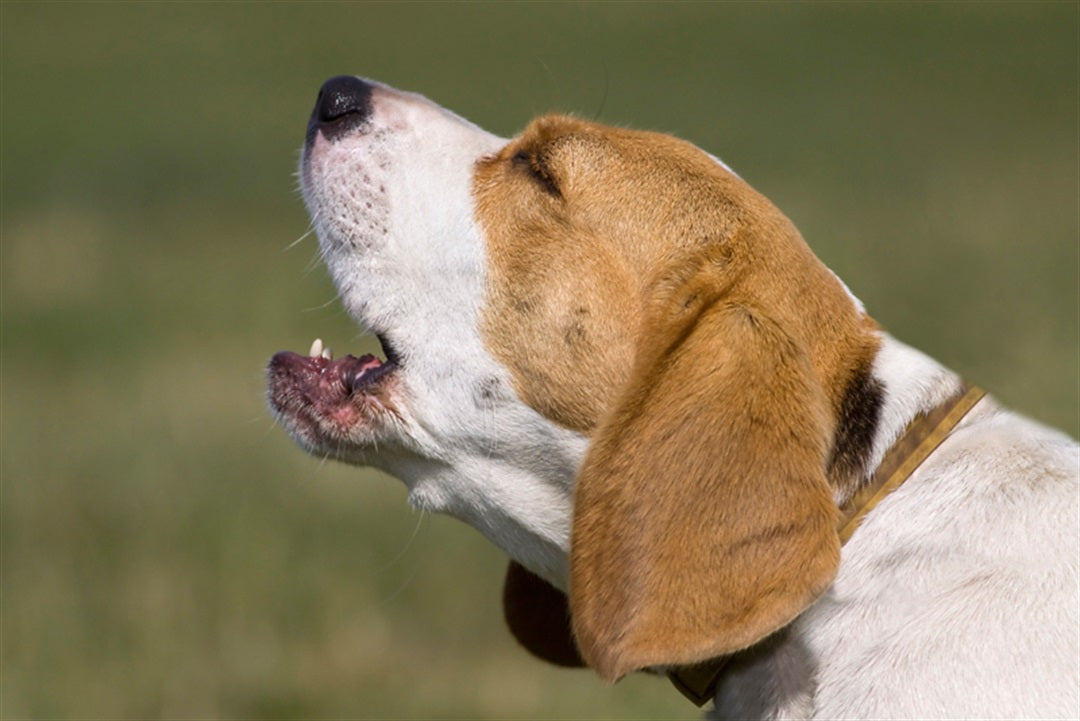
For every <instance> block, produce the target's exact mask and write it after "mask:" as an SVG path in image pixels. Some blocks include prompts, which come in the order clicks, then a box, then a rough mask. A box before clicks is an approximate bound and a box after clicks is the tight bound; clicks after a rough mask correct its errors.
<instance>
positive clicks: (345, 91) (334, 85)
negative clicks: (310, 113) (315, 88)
mask: <svg viewBox="0 0 1080 721" xmlns="http://www.w3.org/2000/svg"><path fill="white" fill-rule="evenodd" d="M315 107H316V110H317V112H318V114H319V120H321V121H323V122H329V121H333V120H337V119H338V118H340V117H342V116H344V115H350V114H353V113H359V114H360V115H364V116H366V115H367V114H368V113H369V112H370V111H371V85H370V84H369V83H367V82H365V81H363V80H361V79H360V78H354V77H352V76H350V75H339V76H338V77H336V78H330V79H329V80H327V81H326V82H325V83H323V86H322V88H321V89H320V90H319V99H318V101H316V103H315Z"/></svg>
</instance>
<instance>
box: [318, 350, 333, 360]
mask: <svg viewBox="0 0 1080 721" xmlns="http://www.w3.org/2000/svg"><path fill="white" fill-rule="evenodd" d="M320 355H322V357H323V358H325V359H326V360H334V351H332V350H330V349H329V348H323V352H322V353H321V354H320Z"/></svg>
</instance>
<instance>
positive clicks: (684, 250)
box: [475, 116, 876, 432]
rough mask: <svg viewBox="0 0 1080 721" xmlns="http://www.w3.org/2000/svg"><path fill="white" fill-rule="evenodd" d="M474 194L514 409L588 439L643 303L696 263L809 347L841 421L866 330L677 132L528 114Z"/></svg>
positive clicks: (617, 385)
mask: <svg viewBox="0 0 1080 721" xmlns="http://www.w3.org/2000/svg"><path fill="white" fill-rule="evenodd" d="M475 195H476V199H477V218H478V220H479V222H480V224H481V225H482V227H483V228H484V231H485V235H486V237H487V242H488V254H489V257H490V265H489V267H490V278H489V294H488V301H487V306H486V308H485V309H484V317H483V329H484V336H485V339H486V341H487V343H488V345H489V347H490V349H491V350H492V352H493V354H494V355H495V356H496V357H497V358H499V359H500V360H501V361H502V362H503V363H504V364H506V366H507V367H508V368H510V370H511V371H512V373H513V375H514V380H515V385H516V390H517V391H518V393H519V395H520V396H521V397H522V399H523V400H524V401H525V402H526V403H528V404H529V405H531V406H532V407H534V408H536V409H537V410H538V411H540V412H541V413H542V414H543V415H545V416H546V417H547V418H549V419H551V420H553V421H555V422H556V423H559V424H560V425H563V426H565V427H567V428H572V429H575V430H579V431H584V432H589V431H590V430H591V429H592V428H594V427H595V426H596V424H597V423H598V422H599V421H600V419H601V417H602V416H603V415H604V414H605V412H607V411H608V410H609V409H610V408H611V406H612V401H613V398H614V396H615V394H616V393H617V392H618V391H619V389H621V388H622V386H623V385H624V384H625V382H626V379H627V376H628V374H629V371H630V368H631V366H632V364H633V361H634V358H635V356H636V354H637V353H638V351H639V346H640V345H647V344H649V343H650V342H651V341H650V339H649V338H648V337H641V332H640V329H641V323H642V313H643V307H644V304H645V303H646V302H647V301H648V298H649V297H650V296H651V295H652V294H654V293H656V292H657V291H660V290H662V289H663V288H664V286H665V285H669V284H671V283H673V282H675V283H677V281H678V276H679V273H680V272H682V270H681V269H683V268H684V267H685V266H687V265H690V266H694V265H695V264H696V263H699V262H707V263H712V264H714V265H715V266H716V267H717V269H718V270H719V269H720V267H721V266H722V267H723V271H724V272H723V278H722V282H727V283H730V282H733V281H734V280H736V279H738V280H739V281H740V282H741V283H742V284H743V285H744V286H745V287H746V288H751V289H752V290H753V294H754V295H755V297H756V300H757V302H758V303H759V304H760V305H761V306H763V307H767V308H768V309H769V310H770V313H771V315H772V317H774V318H775V319H776V321H777V322H778V323H780V324H781V325H782V326H783V327H784V328H785V330H786V331H787V332H788V333H790V334H791V336H792V337H793V338H796V339H797V340H798V341H799V342H801V343H802V344H803V345H804V346H805V347H806V349H807V351H808V354H809V357H810V360H811V365H812V367H813V370H814V374H815V376H816V377H817V378H818V379H819V381H820V382H821V385H822V387H823V388H825V390H826V393H827V394H828V396H829V400H830V404H831V408H832V409H833V411H834V412H835V413H836V414H837V415H839V413H840V409H841V405H842V403H843V398H844V394H845V393H846V390H847V388H848V385H849V381H850V379H851V377H852V376H853V375H854V374H855V373H856V372H858V370H859V369H860V368H865V367H867V365H868V363H869V361H870V359H872V357H873V354H874V352H875V351H876V345H875V341H874V339H873V338H872V336H871V335H870V334H869V333H868V332H867V331H869V330H870V329H872V328H874V327H875V326H874V325H873V321H871V320H870V319H869V318H867V317H865V316H862V315H860V314H859V313H858V312H857V310H856V309H855V307H854V306H853V304H852V302H851V299H850V298H849V297H848V296H847V293H846V292H845V291H844V289H843V287H842V286H841V285H840V283H839V282H838V281H837V280H836V278H835V277H834V276H833V275H832V273H831V272H830V271H829V270H828V269H827V268H825V267H824V266H823V265H822V264H821V262H820V261H818V260H817V258H816V257H814V255H813V253H812V252H811V251H810V249H809V248H807V247H806V244H805V243H804V242H803V240H802V238H801V236H800V235H799V233H798V231H797V230H796V229H795V228H794V226H792V225H791V223H790V222H789V221H788V220H787V218H786V217H784V216H783V214H781V213H780V212H779V211H778V210H777V209H776V208H775V207H774V206H773V205H772V204H771V203H770V202H769V201H768V200H767V199H766V198H764V197H763V196H761V195H760V194H758V193H757V192H756V191H754V190H753V189H752V188H751V187H750V186H749V185H747V184H746V183H745V182H743V181H742V180H740V179H739V178H737V177H735V176H734V175H732V174H730V173H729V172H727V171H726V170H725V169H724V168H723V167H721V166H720V165H719V164H718V163H716V162H715V161H714V160H712V159H711V158H709V157H708V156H707V155H706V154H704V153H703V152H701V151H700V150H698V149H697V148H695V147H694V146H692V145H690V144H688V143H685V142H683V141H680V140H678V139H676V138H672V137H670V136H667V135H661V134H657V133H648V132H642V131H633V130H625V129H620V128H612V127H608V126H603V125H598V124H595V123H587V122H585V121H581V120H576V119H573V118H568V117H564V116H547V117H543V118H539V119H538V120H536V121H534V122H533V123H532V124H531V125H530V126H529V127H528V128H527V129H526V130H525V131H524V132H523V133H522V135H521V137H520V138H518V139H516V140H513V141H511V142H510V143H509V144H508V145H507V146H506V147H505V148H504V149H503V150H502V152H500V153H499V154H497V155H495V156H493V157H492V158H490V159H487V160H485V161H483V162H481V164H480V165H479V166H478V168H477V172H476V180H475ZM717 277H718V279H720V278H719V276H717Z"/></svg>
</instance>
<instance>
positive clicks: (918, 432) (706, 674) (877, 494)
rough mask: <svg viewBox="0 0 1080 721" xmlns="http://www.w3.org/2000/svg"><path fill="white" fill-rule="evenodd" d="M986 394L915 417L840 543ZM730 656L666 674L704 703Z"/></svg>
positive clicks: (966, 393)
mask: <svg viewBox="0 0 1080 721" xmlns="http://www.w3.org/2000/svg"><path fill="white" fill-rule="evenodd" d="M984 395H986V391H984V390H982V389H981V388H977V387H975V386H969V385H967V384H966V383H965V384H963V385H962V386H961V387H960V390H959V391H957V392H956V393H955V394H954V395H952V396H951V397H950V398H949V399H948V400H946V401H944V402H943V403H942V404H941V405H939V406H937V407H936V408H934V409H933V410H931V411H929V412H927V413H920V414H919V415H917V416H916V417H915V418H914V419H912V421H911V423H909V424H908V426H907V428H906V429H905V430H904V433H903V434H902V435H901V436H900V438H898V439H897V441H896V442H895V443H893V444H892V446H891V447H890V448H889V450H888V451H886V452H885V457H884V458H882V459H881V463H879V464H878V467H877V470H876V471H874V475H873V476H872V477H871V478H870V480H869V481H868V482H867V483H866V485H864V486H862V487H861V488H859V490H857V491H856V492H855V493H854V494H852V496H851V498H849V499H848V501H847V502H846V503H845V504H844V505H842V506H841V507H840V522H839V524H838V531H837V533H838V534H839V536H840V543H841V544H845V543H847V542H848V540H849V539H850V538H851V536H852V535H853V534H854V533H855V530H856V529H857V528H858V527H859V524H860V523H862V521H863V518H864V517H865V516H866V514H868V513H869V512H870V511H872V510H873V509H874V507H875V506H877V504H878V503H880V502H881V501H882V500H883V499H884V498H885V497H886V496H888V495H889V494H890V493H892V492H893V491H895V490H896V489H897V488H899V487H900V486H901V485H902V484H903V483H904V481H906V480H907V479H908V478H909V477H910V476H911V474H912V473H914V472H915V469H916V468H918V467H919V466H920V465H922V462H923V461H925V460H926V459H927V458H928V457H929V456H930V454H931V453H933V452H934V450H935V449H936V448H937V447H938V446H939V445H941V442H942V441H944V440H945V438H946V437H948V435H949V433H951V432H952V430H953V429H954V428H956V426H957V424H958V423H960V421H961V420H963V419H964V416H966V415H967V414H968V411H970V410H971V409H972V408H974V407H975V404H976V403H978V402H979V400H980V399H981V398H982V397H983V396H984ZM729 658H731V657H730V656H720V657H718V658H714V659H710V660H708V661H705V662H703V663H700V664H696V665H694V666H680V667H678V668H675V669H672V670H671V671H668V674H667V676H668V678H669V679H670V680H671V683H672V684H673V685H674V686H675V688H676V689H678V691H679V693H681V694H682V695H683V696H686V697H687V698H688V699H690V700H691V701H693V702H694V703H695V704H697V705H698V706H703V705H705V704H706V703H707V702H708V701H709V700H710V699H712V698H713V696H715V694H716V684H717V682H718V681H719V680H720V675H721V673H722V672H723V670H724V666H725V665H727V661H728V659H729Z"/></svg>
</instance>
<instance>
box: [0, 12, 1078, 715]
mask: <svg viewBox="0 0 1080 721" xmlns="http://www.w3.org/2000/svg"><path fill="white" fill-rule="evenodd" d="M1078 12H1080V11H1078V9H1077V6H1076V5H1075V4H1069V3H1045V4H1043V3H1016V4H1010V3H994V4H987V5H955V4H949V5H933V4H910V5H909V4H809V5H807V4H717V5H703V4H683V5H668V4H665V5H650V4H633V5H594V4H513V5H505V4H499V5H493V4H469V5H446V4H344V3H320V4H304V3H267V4H238V3H236V4H217V3H146V4H137V3H49V4H45V3H12V2H5V3H3V4H0V32H2V37H0V45H2V49H0V61H2V66H0V74H2V77H0V81H2V84H0V162H2V165H0V171H2V178H0V179H2V188H0V201H2V207H0V232H2V263H0V283H2V286H0V290H2V308H0V310H2V318H0V321H2V326H0V331H2V373H3V377H2V426H0V443H2V465H0V482H2V486H0V490H2V499H0V501H2V506H0V521H2V526H0V543H2V547H0V562H2V578H0V593H2V606H0V613H2V618H0V621H2V628H0V631H2V635H0V651H2V656H0V717H2V718H4V719H16V718H110V719H136V718H140V719H141V718H157V717H168V718H268V719H269V718H273V719H281V718H415V717H435V718H505V717H549V718H597V717H610V718H635V717H667V718H694V717H696V716H697V715H698V714H697V711H696V710H695V709H693V708H692V707H691V706H690V705H689V704H687V703H686V702H685V701H683V700H682V699H681V698H680V697H678V696H677V695H676V694H675V693H674V692H673V691H672V690H671V689H669V688H668V687H667V686H666V684H665V683H664V682H662V681H660V680H656V679H651V678H634V679H630V680H628V681H626V682H623V683H620V684H619V685H618V686H616V687H614V688H609V687H606V686H604V685H602V684H600V683H599V682H598V681H597V680H595V679H594V678H593V677H592V676H591V675H590V674H588V673H586V672H567V671H560V670H556V669H550V668H547V667H545V666H543V665H542V664H540V663H539V662H534V661H532V660H531V659H530V658H528V657H527V656H526V655H525V654H524V653H523V652H521V651H519V650H518V649H517V648H516V647H515V646H514V644H513V642H512V641H511V640H510V638H509V637H508V635H507V634H506V633H505V632H504V631H503V629H502V626H501V620H500V618H499V614H500V611H499V607H498V586H499V582H500V580H501V578H500V577H501V572H502V568H503V564H504V561H503V559H502V558H501V556H500V554H499V552H497V551H496V550H495V549H493V548H491V547H490V546H489V545H488V544H487V543H486V542H485V541H484V540H483V539H481V538H480V537H479V535H478V534H476V533H474V532H473V531H471V530H470V529H468V528H466V527H465V526H463V525H461V524H458V523H456V522H454V521H450V520H447V519H442V518H434V517H421V516H420V515H419V514H417V513H415V512H413V511H411V510H409V509H408V507H407V504H406V503H405V499H404V492H403V489H402V488H401V487H400V484H398V483H397V482H396V481H393V480H391V479H388V478H385V477H382V476H379V475H378V474H376V473H374V472H370V471H359V470H356V469H350V468H345V467H342V466H338V465H335V464H330V463H321V462H319V461H318V460H317V459H312V458H309V457H307V456H305V455H304V454H302V453H301V452H300V451H299V450H297V449H296V448H295V447H294V446H293V444H292V443H291V442H290V441H289V440H288V439H287V438H286V436H285V434H284V433H283V432H282V431H281V429H280V428H275V427H274V426H273V424H272V422H271V420H270V418H269V416H268V414H267V413H266V411H265V408H264V404H263V399H262V392H263V390H262V388H263V380H262V368H263V366H264V364H265V362H266V359H267V358H268V357H269V356H270V355H271V354H272V353H273V352H274V351H275V350H278V349H280V348H286V347H289V348H294V349H295V348H304V347H306V344H308V343H310V341H311V339H312V338H313V337H314V336H316V335H319V336H321V337H323V338H324V339H326V340H327V341H328V342H329V343H331V344H332V345H333V346H334V347H335V348H336V349H337V350H338V351H339V352H345V351H346V350H348V351H352V352H357V351H359V350H363V349H364V348H365V347H368V346H367V345H366V344H367V343H368V341H366V340H365V339H362V338H361V337H360V336H359V333H358V331H357V330H356V328H355V327H354V326H353V325H352V324H351V323H350V322H349V320H348V319H347V318H346V317H345V316H344V314H343V313H342V311H341V310H340V307H339V306H338V304H337V303H336V302H335V301H334V291H333V288H332V287H331V286H330V284H329V282H328V280H327V279H326V277H325V274H324V272H323V270H322V269H321V267H319V266H318V265H317V264H315V263H314V262H313V259H314V256H315V241H314V239H312V238H306V239H304V240H302V241H301V242H300V243H298V244H297V245H296V246H295V247H291V246H292V243H293V241H295V240H296V239H297V238H300V237H301V236H303V235H304V234H305V232H306V231H307V227H308V226H307V219H306V217H305V214H304V210H303V207H302V204H301V202H300V200H299V198H298V194H297V192H296V189H295V185H296V181H295V176H294V172H295V165H296V160H297V151H298V147H299V144H300V142H301V140H302V137H303V131H304V124H305V122H306V117H307V114H308V112H309V110H310V104H311V103H312V102H313V100H314V98H315V93H316V91H317V89H318V86H319V84H320V83H321V82H322V80H323V79H325V78H326V77H328V76H330V75H334V74H338V73H346V72H347V73H358V74H364V75H369V76H372V77H377V78H380V79H382V80H385V81H387V82H390V83H393V84H395V85H398V86H401V87H405V88H409V89H414V90H418V91H421V92H424V93H426V94H428V95H430V96H432V97H433V98H435V99H436V100H438V101H440V102H442V103H444V104H446V105H448V106H450V107H452V108H454V109H455V110H457V111H459V112H461V113H462V114H464V115H466V116H468V117H470V118H471V119H473V120H475V121H477V122H479V123H481V124H483V125H485V126H488V127H491V128H492V129H494V130H496V131H499V132H503V133H507V134H509V133H513V132H514V131H515V130H516V129H517V128H519V127H520V126H521V125H523V124H524V122H525V121H526V120H527V119H528V118H529V117H530V116H531V115H533V114H535V113H538V112H542V111H546V110H552V109H559V110H570V111H574V112H577V113H579V114H581V115H583V116H586V117H598V118H600V119H602V120H606V121H609V122H614V123H623V124H631V125H635V126H639V127H649V128H655V129H660V130H667V131H671V132H675V133H677V134H679V135H682V136H684V137H687V138H689V139H691V140H693V141H695V142H697V143H698V144H700V145H702V146H703V147H705V148H707V149H708V150H710V151H712V152H714V153H716V154H718V155H720V156H721V157H723V158H724V159H725V160H726V161H727V162H729V164H731V165H732V166H734V167H735V168H736V169H737V170H738V171H739V172H740V173H741V174H742V175H743V176H744V177H746V178H747V179H748V180H750V181H751V182H752V183H753V184H754V185H755V186H757V187H758V188H760V189H761V190H763V191H764V192H765V193H766V194H767V195H769V196H770V197H772V198H773V199H774V200H775V201H776V202H777V204H778V205H779V206H780V207H781V208H782V209H784V210H786V211H787V212H788V213H789V215H791V216H792V218H793V219H794V220H795V221H796V223H797V224H798V225H799V226H800V227H801V228H802V230H803V232H804V234H805V235H806V237H807V239H808V240H809V242H810V243H811V245H812V246H814V247H815V248H816V249H817V251H818V253H819V255H821V257H822V258H823V259H825V260H826V262H827V263H828V264H829V265H830V266H831V267H832V268H833V269H834V270H836V271H837V273H838V274H839V275H840V276H841V277H843V278H844V279H845V281H847V283H848V284H849V285H850V286H851V288H852V289H853V290H854V291H855V293H856V294H857V295H859V296H860V297H861V298H862V299H863V300H864V301H865V302H866V304H867V306H868V308H869V309H870V311H871V313H872V314H873V315H875V317H876V318H878V319H879V320H880V321H881V322H882V323H883V324H885V325H886V326H887V327H888V328H889V329H890V330H892V331H893V332H894V333H895V334H896V335H898V336H899V337H901V338H903V339H905V340H908V341H909V342H911V343H913V344H914V345H916V346H918V347H920V348H923V349H924V350H926V351H927V352H929V353H931V354H932V355H934V356H936V357H938V358H939V359H941V360H943V361H944V362H946V363H948V364H950V365H951V366H953V367H954V368H956V369H958V370H960V371H962V372H963V373H965V374H966V375H967V376H968V377H970V378H971V379H972V380H973V381H975V382H978V383H980V384H981V385H983V386H985V387H987V388H988V389H990V390H991V391H992V392H994V393H995V394H997V395H998V396H999V397H1001V398H1002V399H1004V400H1005V401H1006V402H1008V403H1009V404H1010V405H1013V406H1015V407H1017V408H1019V409H1020V410H1022V411H1024V412H1026V413H1028V414H1030V415H1033V416H1035V417H1037V418H1039V419H1042V420H1044V421H1046V422H1048V423H1051V424H1053V425H1057V426H1059V427H1062V428H1064V429H1065V430H1067V431H1068V432H1070V433H1072V434H1073V435H1074V436H1075V435H1076V434H1077V433H1078V431H1080V412H1078V404H1080V400H1078V399H1080V390H1078V375H1080V374H1078V371H1080V367H1078V350H1077V347H1078V295H1077V287H1078V286H1077V280H1078V264H1080V253H1078V246H1080V242H1078V240H1080V229H1078V197H1080V187H1078V175H1080V172H1078V171H1080V151H1078V142H1077V132H1076V129H1077V126H1078V112H1077V111H1078V101H1080V98H1078V91H1077V88H1078V80H1080V78H1078V76H1077V54H1078V47H1077V32H1076V30H1077V24H1078Z"/></svg>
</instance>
